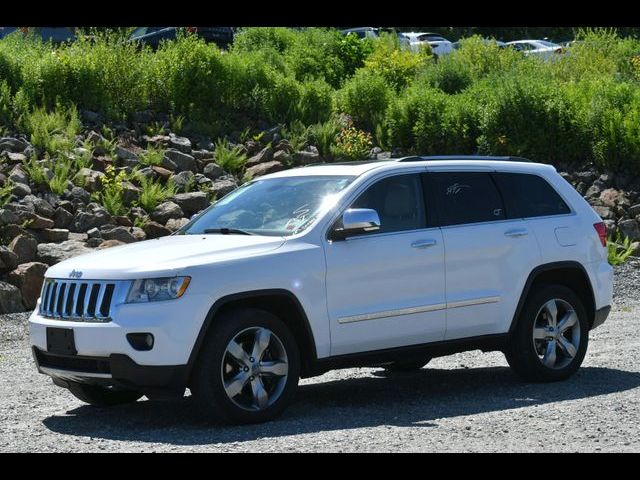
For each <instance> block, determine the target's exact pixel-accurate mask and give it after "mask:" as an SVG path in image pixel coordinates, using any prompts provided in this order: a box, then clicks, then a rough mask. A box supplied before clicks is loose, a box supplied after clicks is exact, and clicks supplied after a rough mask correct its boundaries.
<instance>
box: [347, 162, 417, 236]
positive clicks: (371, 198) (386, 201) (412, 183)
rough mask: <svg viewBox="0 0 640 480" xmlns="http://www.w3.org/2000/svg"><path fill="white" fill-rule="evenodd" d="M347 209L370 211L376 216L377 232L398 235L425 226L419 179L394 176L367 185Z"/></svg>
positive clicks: (414, 175) (415, 175) (408, 176)
mask: <svg viewBox="0 0 640 480" xmlns="http://www.w3.org/2000/svg"><path fill="white" fill-rule="evenodd" d="M351 208H372V209H374V210H375V211H377V212H378V215H379V216H380V223H381V228H380V230H379V232H400V231H404V230H416V229H419V228H424V227H425V214H424V198H423V196H422V186H421V181H420V176H419V175H418V174H413V175H397V176H394V177H388V178H385V179H383V180H380V181H378V182H376V183H375V184H373V185H372V186H370V187H369V188H368V189H367V190H366V191H365V192H364V193H363V194H362V195H360V196H359V197H358V199H357V200H356V201H355V202H353V204H352V205H351Z"/></svg>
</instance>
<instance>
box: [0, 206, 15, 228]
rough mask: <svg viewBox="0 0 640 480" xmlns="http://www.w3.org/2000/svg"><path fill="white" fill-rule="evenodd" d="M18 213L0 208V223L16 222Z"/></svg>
mask: <svg viewBox="0 0 640 480" xmlns="http://www.w3.org/2000/svg"><path fill="white" fill-rule="evenodd" d="M19 221H20V220H18V215H16V214H15V213H14V212H12V211H11V210H7V209H4V208H3V209H0V225H9V224H11V223H18V222H19Z"/></svg>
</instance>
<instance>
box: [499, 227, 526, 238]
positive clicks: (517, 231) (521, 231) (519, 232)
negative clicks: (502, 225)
mask: <svg viewBox="0 0 640 480" xmlns="http://www.w3.org/2000/svg"><path fill="white" fill-rule="evenodd" d="M504 234H505V235H506V236H507V237H524V236H525V235H529V231H528V230H527V229H526V228H514V229H513V230H507V231H506V232H504Z"/></svg>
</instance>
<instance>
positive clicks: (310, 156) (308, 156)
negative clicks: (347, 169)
mask: <svg viewBox="0 0 640 480" xmlns="http://www.w3.org/2000/svg"><path fill="white" fill-rule="evenodd" d="M320 161H322V159H321V157H320V154H318V152H317V151H316V152H308V151H306V150H302V151H300V152H296V153H294V154H293V164H294V165H296V166H302V165H310V164H312V163H318V162H320Z"/></svg>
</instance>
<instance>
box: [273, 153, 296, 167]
mask: <svg viewBox="0 0 640 480" xmlns="http://www.w3.org/2000/svg"><path fill="white" fill-rule="evenodd" d="M273 159H274V160H276V161H278V162H280V163H282V164H288V163H290V162H292V161H293V157H292V156H291V155H289V152H287V151H286V150H278V151H277V152H276V153H274V154H273Z"/></svg>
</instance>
